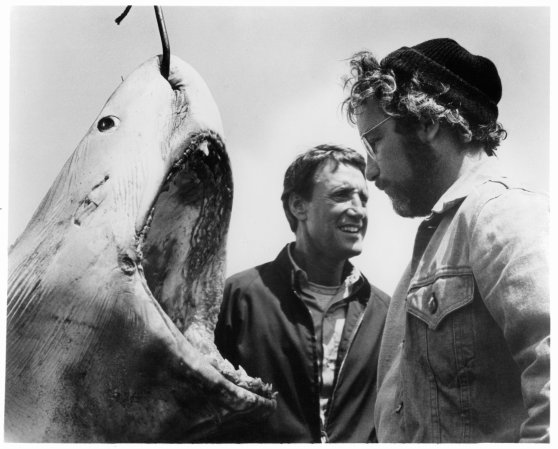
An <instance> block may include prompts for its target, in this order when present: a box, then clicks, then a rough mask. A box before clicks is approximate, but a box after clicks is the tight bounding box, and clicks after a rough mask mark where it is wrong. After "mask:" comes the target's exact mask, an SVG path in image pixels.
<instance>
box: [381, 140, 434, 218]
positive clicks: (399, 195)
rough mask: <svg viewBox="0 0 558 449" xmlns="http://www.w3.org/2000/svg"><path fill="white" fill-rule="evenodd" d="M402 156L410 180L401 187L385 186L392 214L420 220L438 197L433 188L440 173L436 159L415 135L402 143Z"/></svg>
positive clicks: (430, 150)
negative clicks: (406, 160)
mask: <svg viewBox="0 0 558 449" xmlns="http://www.w3.org/2000/svg"><path fill="white" fill-rule="evenodd" d="M404 148H405V153H406V156H407V158H408V160H409V162H410V165H411V168H412V172H413V176H412V178H411V179H410V180H408V181H407V182H405V183H404V184H399V185H392V186H386V193H387V194H388V195H389V197H390V199H391V202H392V206H393V210H394V211H395V212H396V213H397V214H398V215H400V216H402V217H409V218H412V217H424V216H426V215H428V214H430V212H431V210H432V207H433V206H434V204H435V203H436V201H437V200H438V198H439V196H440V193H439V192H438V191H437V189H436V187H435V181H436V180H437V179H438V173H439V171H440V165H441V164H440V158H439V156H437V155H436V153H435V152H434V149H433V148H432V146H431V145H430V144H428V143H424V142H422V141H421V140H420V139H419V138H418V137H417V136H416V135H414V134H411V135H406V136H405V139H404Z"/></svg>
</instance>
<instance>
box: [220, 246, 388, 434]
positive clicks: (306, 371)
mask: <svg viewBox="0 0 558 449" xmlns="http://www.w3.org/2000/svg"><path fill="white" fill-rule="evenodd" d="M359 282H360V283H361V284H360V286H359V287H358V288H355V289H354V291H353V293H352V295H351V296H350V297H349V298H347V300H348V301H349V302H348V309H347V316H346V322H345V328H344V331H343V336H342V339H341V342H340V345H339V359H338V360H339V361H338V367H340V368H338V373H337V374H336V379H335V386H334V390H333V396H332V399H331V401H330V406H329V411H328V418H327V422H326V425H325V428H324V429H321V424H320V413H319V410H320V406H319V380H318V379H319V373H318V369H319V368H318V367H319V364H318V360H317V354H316V349H315V347H316V337H315V335H314V327H313V323H312V318H311V316H310V312H309V311H308V309H307V308H306V306H305V305H304V303H303V302H302V300H301V298H300V293H299V288H298V285H297V284H298V283H297V281H296V276H295V272H294V269H293V267H292V265H291V263H290V260H289V256H288V253H287V248H284V249H283V250H282V251H281V253H280V254H279V256H278V257H277V259H276V260H275V261H273V262H269V263H266V264H264V265H260V266H258V267H255V268H252V269H249V270H246V271H244V272H242V273H239V274H236V275H234V276H232V277H231V278H229V279H228V280H227V282H226V285H225V294H224V300H223V303H222V306H221V312H220V315H219V321H218V324H217V328H216V330H215V342H216V345H217V347H218V348H219V350H220V351H221V353H222V355H223V356H224V357H225V358H227V359H228V360H229V361H230V362H231V363H232V364H233V365H234V366H235V367H238V365H240V366H242V367H243V368H244V369H245V370H246V372H247V373H248V374H249V375H250V376H252V377H260V378H261V379H262V380H263V381H264V382H268V383H271V384H272V385H273V388H274V390H275V391H277V392H278V393H279V394H278V398H277V410H276V412H275V413H274V414H273V415H272V416H271V417H270V418H269V419H268V420H266V421H265V422H261V423H257V424H254V425H248V427H247V428H246V429H244V430H240V429H236V430H235V433H234V435H230V436H229V438H228V441H229V442H233V441H234V442H269V443H273V442H275V443H287V442H292V443H294V442H300V443H304V442H320V441H322V440H323V439H325V438H327V440H329V441H330V442H367V441H369V440H372V439H375V433H374V415H373V411H374V403H375V399H376V367H377V359H378V351H379V347H380V338H381V335H382V332H383V328H384V322H385V316H386V312H387V306H388V303H389V297H388V296H387V295H386V294H385V293H383V292H381V291H380V290H378V289H377V288H375V287H372V286H370V284H369V283H368V281H367V280H366V279H365V278H364V276H362V277H361V279H360V280H359ZM322 437H323V438H322Z"/></svg>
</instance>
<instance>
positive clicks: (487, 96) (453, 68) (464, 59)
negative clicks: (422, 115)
mask: <svg viewBox="0 0 558 449" xmlns="http://www.w3.org/2000/svg"><path fill="white" fill-rule="evenodd" d="M380 64H381V66H382V67H383V68H387V69H392V70H393V71H394V73H395V75H396V80H397V79H398V78H400V77H401V78H407V79H410V77H411V76H413V74H414V73H415V72H418V74H419V78H421V79H423V80H425V81H427V82H428V81H429V82H436V81H438V82H441V83H443V84H444V85H446V86H447V87H449V90H448V92H447V93H445V94H442V95H440V96H439V97H437V100H438V101H439V102H440V103H441V104H442V105H444V106H446V107H450V108H457V109H459V110H460V112H462V113H463V114H464V116H465V117H466V118H467V119H468V120H469V121H473V122H476V123H479V124H484V123H490V122H494V121H496V119H497V118H498V106H497V105H498V102H499V101H500V99H501V98H502V83H501V81H500V76H499V75H498V71H497V70H496V66H495V65H494V63H493V62H492V61H491V60H490V59H487V58H485V57H483V56H477V55H473V54H471V53H469V52H468V51H467V50H466V49H464V48H463V47H462V46H461V45H459V44H458V43H457V42H455V41H454V40H452V39H448V38H441V39H432V40H428V41H426V42H423V43H421V44H418V45H415V46H414V47H401V48H400V49H399V50H395V51H394V52H392V53H390V54H389V55H387V56H386V57H385V58H384V59H383V60H382V61H381V63H380Z"/></svg>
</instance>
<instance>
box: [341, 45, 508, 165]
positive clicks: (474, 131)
mask: <svg viewBox="0 0 558 449" xmlns="http://www.w3.org/2000/svg"><path fill="white" fill-rule="evenodd" d="M394 53H395V52H394ZM386 61H387V62H386ZM392 65H393V64H390V60H389V56H388V57H386V58H385V59H384V60H382V61H381V62H378V60H377V59H376V58H375V57H374V55H373V54H372V53H370V52H368V51H362V52H358V53H356V54H354V55H353V56H352V57H351V59H350V66H351V70H350V75H349V76H347V77H345V79H344V86H345V88H348V87H350V92H349V96H348V97H347V98H346V99H345V100H344V101H343V105H342V107H343V108H344V109H345V111H346V115H347V118H348V120H349V122H350V123H353V124H355V123H356V115H357V114H358V110H359V108H360V107H361V106H362V105H363V104H364V103H365V102H366V101H367V100H368V99H369V98H373V99H375V100H376V101H377V102H378V104H379V105H380V107H381V108H382V109H383V110H384V112H385V113H386V114H387V115H390V116H393V117H394V118H399V119H400V120H401V121H402V122H403V123H401V124H402V125H405V124H410V123H412V122H415V123H418V121H419V120H421V119H430V120H437V121H439V122H441V123H445V124H447V125H449V126H450V127H451V128H453V129H454V130H455V131H456V134H457V135H458V136H459V138H460V140H461V141H462V142H463V143H466V142H478V143H481V144H483V145H484V149H485V152H486V153H487V154H488V155H490V156H492V155H493V154H494V151H495V150H496V148H497V147H498V146H499V145H500V142H501V140H503V139H505V138H506V135H507V133H506V131H505V130H504V128H503V127H502V125H501V124H500V123H498V122H497V121H496V118H495V117H490V118H488V119H487V118H486V116H485V115H483V116H482V117H481V116H480V115H479V114H476V113H475V111H474V108H471V109H467V108H464V107H462V104H459V102H452V101H447V98H448V97H452V95H451V94H452V93H453V92H454V90H452V86H450V85H448V84H447V83H444V82H441V81H439V80H437V79H435V77H432V76H430V75H424V74H423V73H422V72H421V71H420V70H414V71H412V72H411V73H407V72H404V71H401V70H399V69H398V68H394V67H392Z"/></svg>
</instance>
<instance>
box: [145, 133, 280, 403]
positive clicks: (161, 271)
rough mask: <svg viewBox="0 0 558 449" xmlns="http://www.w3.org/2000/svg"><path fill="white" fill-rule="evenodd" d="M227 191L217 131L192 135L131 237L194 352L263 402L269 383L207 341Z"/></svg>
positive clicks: (221, 263) (218, 285) (157, 294)
mask: <svg viewBox="0 0 558 449" xmlns="http://www.w3.org/2000/svg"><path fill="white" fill-rule="evenodd" d="M232 193H233V185H232V175H231V170H230V163H229V159H228V155H227V153H226V151H225V146H224V144H223V142H222V140H221V139H220V137H219V136H218V135H217V134H215V133H211V132H205V133H199V134H197V135H195V136H193V138H192V139H190V142H189V144H188V146H187V147H186V149H185V150H184V151H183V153H182V156H181V157H180V158H179V159H178V160H177V161H176V162H175V163H174V164H173V165H172V167H171V169H170V171H169V173H168V175H167V177H166V179H165V181H164V183H163V185H162V186H161V189H160V191H159V194H158V196H157V198H156V200H155V201H154V203H153V206H152V208H151V210H150V213H149V214H148V216H147V219H146V222H145V224H144V226H143V228H142V230H141V232H140V233H138V235H137V237H136V243H137V249H136V252H137V259H138V260H139V261H141V264H140V267H139V268H140V269H139V272H140V273H142V274H143V275H144V276H145V280H146V283H147V286H148V287H149V289H150V291H151V294H152V296H153V298H154V299H155V300H156V301H157V302H158V303H159V304H160V306H161V307H162V309H163V311H164V312H165V313H166V314H167V315H168V316H169V318H170V319H171V320H172V322H173V323H174V324H175V326H176V327H177V328H178V329H179V330H180V332H181V333H182V334H183V335H184V338H186V340H187V341H188V343H190V344H191V345H192V346H193V347H194V348H195V349H196V350H197V351H198V352H199V357H200V358H203V359H204V360H205V361H207V363H209V364H210V365H211V366H212V367H213V368H215V369H216V370H217V371H218V372H219V373H220V374H221V375H222V376H223V378H224V379H223V380H224V381H225V382H230V383H232V384H234V385H236V386H238V387H240V388H242V389H243V390H247V391H248V392H250V393H253V394H254V395H256V396H258V397H259V399H257V400H255V401H253V404H255V403H258V402H259V403H261V404H266V405H268V406H271V405H272V403H273V401H274V397H275V396H274V393H273V392H272V388H271V386H270V385H267V384H264V383H263V382H262V381H261V380H260V379H254V378H251V377H249V376H248V375H247V374H246V373H245V372H244V370H242V368H239V369H238V370H235V369H234V368H233V366H232V365H231V364H230V363H229V362H228V361H227V360H225V359H223V357H222V356H221V355H220V354H219V352H218V351H217V349H216V348H215V345H214V344H213V330H214V327H215V323H216V320H217V313H218V311H219V306H220V303H221V298H222V291H223V286H224V273H225V246H226V236H227V230H228V224H229V219H230V213H231V208H232ZM253 404H252V405H250V406H249V407H248V406H247V408H253V407H252V406H253ZM268 408H269V407H268Z"/></svg>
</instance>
